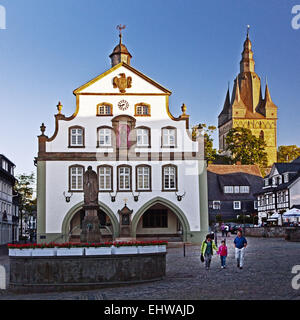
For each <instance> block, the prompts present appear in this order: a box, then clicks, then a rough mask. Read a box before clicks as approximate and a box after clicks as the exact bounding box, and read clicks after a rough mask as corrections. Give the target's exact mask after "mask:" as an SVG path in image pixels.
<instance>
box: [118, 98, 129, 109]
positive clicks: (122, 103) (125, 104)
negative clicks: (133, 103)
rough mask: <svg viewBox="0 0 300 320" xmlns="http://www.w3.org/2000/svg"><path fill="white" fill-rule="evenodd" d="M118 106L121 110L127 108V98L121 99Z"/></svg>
mask: <svg viewBox="0 0 300 320" xmlns="http://www.w3.org/2000/svg"><path fill="white" fill-rule="evenodd" d="M118 107H119V109H120V110H122V111H124V110H127V109H128V107H129V103H128V102H127V101H126V100H121V101H120V102H119V103H118Z"/></svg>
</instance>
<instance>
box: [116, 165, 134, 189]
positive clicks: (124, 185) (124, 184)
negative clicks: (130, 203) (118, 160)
mask: <svg viewBox="0 0 300 320" xmlns="http://www.w3.org/2000/svg"><path fill="white" fill-rule="evenodd" d="M118 190H119V191H127V190H128V191H130V190H131V167H125V166H121V167H119V168H118Z"/></svg>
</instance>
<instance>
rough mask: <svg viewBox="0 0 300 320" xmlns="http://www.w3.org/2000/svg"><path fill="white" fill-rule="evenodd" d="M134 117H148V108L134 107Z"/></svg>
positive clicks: (143, 106) (140, 105) (141, 105)
mask: <svg viewBox="0 0 300 320" xmlns="http://www.w3.org/2000/svg"><path fill="white" fill-rule="evenodd" d="M135 115H136V116H149V115H150V106H148V105H146V104H145V105H144V104H139V105H136V106H135Z"/></svg>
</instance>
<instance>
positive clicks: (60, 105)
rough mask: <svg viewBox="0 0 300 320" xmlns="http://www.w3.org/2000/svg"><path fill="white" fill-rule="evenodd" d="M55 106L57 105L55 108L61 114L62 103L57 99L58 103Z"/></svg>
mask: <svg viewBox="0 0 300 320" xmlns="http://www.w3.org/2000/svg"><path fill="white" fill-rule="evenodd" d="M56 107H57V110H58V114H61V110H62V108H63V105H62V104H61V102H60V101H58V105H57V106H56Z"/></svg>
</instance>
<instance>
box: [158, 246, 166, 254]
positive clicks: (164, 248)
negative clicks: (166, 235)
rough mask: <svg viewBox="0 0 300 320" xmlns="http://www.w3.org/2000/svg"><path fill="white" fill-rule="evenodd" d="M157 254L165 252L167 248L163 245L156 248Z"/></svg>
mask: <svg viewBox="0 0 300 320" xmlns="http://www.w3.org/2000/svg"><path fill="white" fill-rule="evenodd" d="M157 252H167V246H166V245H165V244H164V245H162V246H157Z"/></svg>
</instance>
